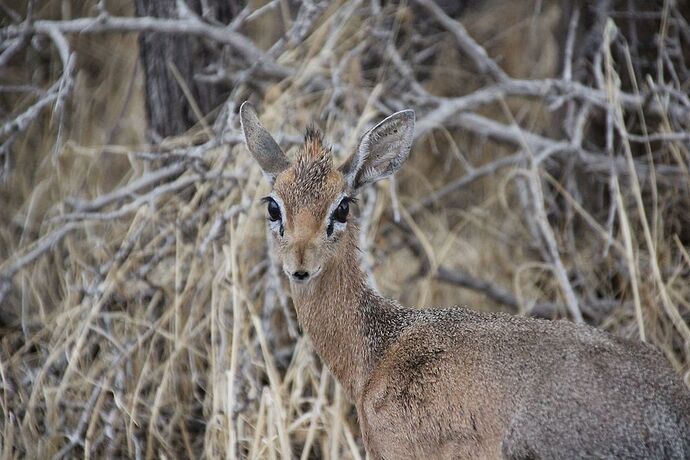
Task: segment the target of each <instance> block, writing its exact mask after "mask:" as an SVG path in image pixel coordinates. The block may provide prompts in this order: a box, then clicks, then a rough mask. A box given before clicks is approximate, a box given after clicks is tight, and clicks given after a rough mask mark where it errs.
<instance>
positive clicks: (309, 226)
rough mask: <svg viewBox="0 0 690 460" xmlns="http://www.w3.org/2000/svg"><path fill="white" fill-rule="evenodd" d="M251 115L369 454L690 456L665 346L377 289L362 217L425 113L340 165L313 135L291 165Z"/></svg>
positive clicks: (251, 139)
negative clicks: (361, 233)
mask: <svg viewBox="0 0 690 460" xmlns="http://www.w3.org/2000/svg"><path fill="white" fill-rule="evenodd" d="M240 119H241V122H242V129H243V130H244V135H245V139H246V144H247V147H248V148H249V151H250V152H251V154H252V156H253V157H254V158H255V159H256V161H257V162H258V163H259V166H260V167H261V169H262V170H263V172H264V175H265V177H267V178H268V181H269V182H270V183H271V185H272V191H271V194H270V195H269V196H268V197H266V198H265V199H264V200H265V201H266V205H267V211H268V225H269V227H270V229H271V233H272V235H273V236H272V238H273V239H274V241H275V245H274V247H275V248H276V251H277V253H278V255H279V258H280V261H281V263H282V268H283V271H284V272H285V275H286V276H287V277H288V279H289V280H290V287H291V290H292V297H293V299H294V304H295V309H296V311H297V317H298V320H299V322H300V324H301V326H302V328H303V329H304V331H306V333H307V334H309V336H310V338H311V340H312V342H313V345H314V348H315V349H316V351H317V353H318V354H319V356H320V357H321V359H322V360H323V362H324V363H325V364H326V365H327V366H328V368H329V369H330V370H331V372H332V373H333V374H334V375H335V376H336V378H337V379H338V381H339V382H340V384H341V385H342V387H343V389H344V391H345V392H346V393H347V396H348V397H349V398H350V399H351V400H352V401H353V402H354V403H355V404H356V407H357V414H358V419H359V423H360V427H361V432H362V436H363V441H364V446H365V448H366V451H367V454H368V455H369V457H370V458H372V459H380V458H385V459H403V458H420V459H431V458H500V457H504V458H543V459H555V458H678V459H679V458H690V392H689V391H688V389H687V388H686V387H685V386H684V385H683V383H682V381H681V379H680V377H679V376H678V375H676V374H675V373H674V371H673V370H672V369H671V367H670V366H669V365H668V363H667V362H666V360H665V359H664V358H663V356H662V355H661V354H660V353H659V352H657V351H655V350H654V349H652V348H651V347H650V346H648V345H646V344H643V343H641V342H636V341H631V340H625V339H622V338H618V337H615V336H613V335H610V334H607V333H605V332H602V331H599V330H597V329H593V328H592V327H588V326H584V325H576V324H573V323H570V322H566V321H547V320H538V319H531V318H525V317H519V316H511V315H507V314H498V313H480V312H477V311H473V310H469V309H466V308H460V307H451V308H440V309H415V308H407V307H404V306H401V305H400V304H398V303H397V302H396V301H394V300H391V299H387V298H384V297H382V296H381V295H379V294H378V293H377V292H376V291H375V290H373V289H372V288H371V287H370V286H369V285H368V284H367V277H366V276H365V275H364V274H363V272H362V271H361V270H360V268H359V262H358V260H359V253H358V248H357V226H356V224H355V222H353V220H352V217H351V213H350V207H351V205H352V203H353V200H354V199H355V196H356V195H357V193H358V192H359V191H360V190H361V189H362V187H365V186H367V185H368V184H371V183H373V182H376V181H378V180H380V179H382V178H385V177H387V176H390V175H392V174H393V173H394V172H395V171H397V170H398V169H399V168H400V166H401V165H402V164H403V163H404V161H405V160H406V159H407V157H408V155H409V152H410V147H411V145H412V139H413V131H414V112H413V111H411V110H405V111H402V112H398V113H396V114H394V115H391V116H390V117H388V118H386V119H385V120H383V121H382V122H381V123H379V124H378V125H376V126H374V127H373V128H372V129H370V130H369V131H368V132H366V133H365V134H364V136H362V138H361V141H360V143H359V146H358V147H357V149H356V150H355V151H354V152H353V153H352V154H351V155H350V157H349V158H348V159H347V160H346V161H345V162H344V163H343V164H342V165H340V166H338V167H335V166H334V164H333V158H332V156H331V153H330V150H329V149H328V147H326V146H325V145H324V143H323V140H322V137H321V135H320V134H319V133H318V132H317V131H315V130H313V129H309V130H307V134H306V136H305V140H304V145H303V146H302V148H301V149H300V151H299V152H298V154H297V158H296V159H295V161H294V162H291V161H290V160H289V159H288V158H287V156H286V155H285V154H284V153H283V151H282V150H281V149H280V147H279V146H278V144H277V143H276V141H275V140H273V138H272V137H271V135H270V134H269V133H268V132H267V131H266V130H265V129H264V128H263V127H262V125H261V124H260V122H259V119H258V117H257V115H256V112H255V111H254V109H253V108H252V107H251V106H250V105H249V104H247V103H244V104H243V105H242V107H241V109H240Z"/></svg>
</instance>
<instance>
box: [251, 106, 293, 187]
mask: <svg viewBox="0 0 690 460" xmlns="http://www.w3.org/2000/svg"><path fill="white" fill-rule="evenodd" d="M240 122H241V123H242V131H244V141H245V143H246V144H247V148H248V149H249V152H250V153H251V154H252V156H253V157H254V159H255V160H256V161H257V162H258V163H259V166H261V170H262V171H263V172H264V175H265V176H266V178H267V179H268V181H269V182H270V183H271V184H272V183H273V181H275V179H276V176H278V174H280V173H281V172H282V171H283V170H285V169H287V168H289V167H290V161H289V160H288V159H287V157H286V156H285V154H284V153H283V151H282V150H281V148H280V146H279V145H278V143H277V142H276V141H275V140H274V139H273V137H271V135H270V134H269V133H268V131H266V128H264V127H263V126H262V125H261V122H260V121H259V117H258V116H257V115H256V110H254V107H252V105H251V104H250V103H248V102H244V103H243V104H242V106H241V107H240Z"/></svg>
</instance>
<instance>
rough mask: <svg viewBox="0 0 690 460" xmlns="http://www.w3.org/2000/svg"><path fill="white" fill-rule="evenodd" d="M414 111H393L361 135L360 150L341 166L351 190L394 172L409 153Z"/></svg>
mask: <svg viewBox="0 0 690 460" xmlns="http://www.w3.org/2000/svg"><path fill="white" fill-rule="evenodd" d="M413 135H414V110H403V111H400V112H397V113H394V114H393V115H391V116H390V117H388V118H386V119H385V120H383V121H382V122H381V123H379V124H378V125H376V126H374V127H373V128H371V129H370V130H369V131H367V132H366V134H364V136H362V140H361V141H360V142H359V146H358V147H357V150H356V151H355V152H354V153H353V154H352V155H350V158H348V159H347V160H346V161H345V163H343V164H342V165H341V166H340V172H341V173H343V176H345V180H346V181H347V183H348V185H349V187H350V190H351V191H352V192H356V191H357V190H358V189H359V188H361V187H362V186H363V185H366V184H371V183H373V182H376V181H378V180H380V179H383V178H385V177H388V176H390V175H392V174H393V173H395V172H396V171H397V170H398V169H400V167H401V166H402V164H403V163H404V162H405V160H407V157H408V156H409V155H410V148H411V147H412V138H413Z"/></svg>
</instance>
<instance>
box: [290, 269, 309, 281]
mask: <svg viewBox="0 0 690 460" xmlns="http://www.w3.org/2000/svg"><path fill="white" fill-rule="evenodd" d="M292 276H293V277H294V278H295V279H298V280H300V281H304V280H306V279H307V278H309V272H301V271H300V272H295V273H293V274H292Z"/></svg>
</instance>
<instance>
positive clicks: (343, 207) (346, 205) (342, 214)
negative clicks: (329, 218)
mask: <svg viewBox="0 0 690 460" xmlns="http://www.w3.org/2000/svg"><path fill="white" fill-rule="evenodd" d="M349 212H350V199H349V198H347V197H346V198H343V200H342V201H341V202H340V204H339V205H338V207H337V208H335V211H333V219H335V220H337V221H338V222H340V223H342V224H344V223H345V222H346V221H347V214H348V213H349Z"/></svg>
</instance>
